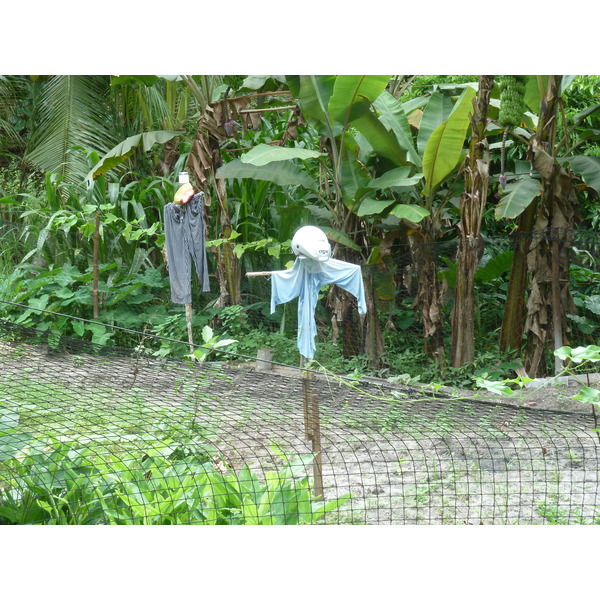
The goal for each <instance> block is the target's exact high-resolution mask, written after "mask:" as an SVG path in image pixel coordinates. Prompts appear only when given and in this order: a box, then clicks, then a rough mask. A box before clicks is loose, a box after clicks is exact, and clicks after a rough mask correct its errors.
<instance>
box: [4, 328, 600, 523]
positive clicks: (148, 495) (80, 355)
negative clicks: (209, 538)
mask: <svg viewBox="0 0 600 600" xmlns="http://www.w3.org/2000/svg"><path fill="white" fill-rule="evenodd" d="M131 335H132V336H133V334H131ZM134 339H138V338H137V337H135V336H134ZM209 358H210V359H211V362H209V361H205V362H191V361H182V360H174V359H168V358H160V359H157V357H156V356H154V355H152V353H150V352H148V351H146V350H144V349H143V348H139V346H138V348H137V350H136V349H135V348H134V344H133V343H132V344H131V347H130V348H115V347H109V346H103V345H98V344H91V343H90V342H85V341H82V340H80V339H78V340H74V339H71V338H68V337H67V336H54V337H53V336H52V335H51V334H50V333H49V332H48V331H38V330H36V329H33V328H29V327H24V326H22V325H17V324H15V323H11V322H9V321H5V320H3V321H1V322H0V523H5V524H7V523H10V524H12V523H73V524H75V523H79V524H172V523H178V524H192V523H193V524H268V523H276V524H297V523H323V524H351V523H353V524H465V523H467V524H480V523H483V524H543V523H565V524H566V523H568V524H594V523H599V522H600V497H599V494H600V485H599V481H598V472H599V469H598V467H599V458H600V457H599V448H600V445H599V443H598V436H597V433H596V432H595V431H594V429H595V427H596V426H597V425H596V423H595V422H594V416H593V415H592V414H591V413H585V412H578V413H572V412H565V411H548V410H539V409H537V410H536V409H533V408H529V407H516V406H508V405H503V404H500V403H496V402H491V401H490V400H489V399H467V398H462V399H455V398H452V397H450V396H449V395H448V394H446V395H444V394H442V393H440V391H439V390H438V391H437V392H435V390H434V389H432V388H426V387H417V386H412V387H411V386H406V385H404V386H402V385H391V384H389V383H387V382H383V381H377V380H368V381H367V380H359V381H352V380H351V379H348V378H345V379H342V378H338V377H333V376H331V375H329V374H327V373H322V372H314V371H311V370H306V369H305V370H301V369H298V368H292V367H286V366H282V365H279V364H273V365H270V364H269V365H267V367H270V368H267V369H265V365H262V368H260V369H259V368H257V367H256V366H254V365H252V364H251V363H247V362H245V363H244V362H238V361H234V360H233V358H234V356H233V355H232V354H231V353H227V352H225V351H214V354H212V355H210V357H209ZM307 373H309V376H307ZM316 439H318V444H319V445H318V448H317V449H318V452H315V440H316Z"/></svg>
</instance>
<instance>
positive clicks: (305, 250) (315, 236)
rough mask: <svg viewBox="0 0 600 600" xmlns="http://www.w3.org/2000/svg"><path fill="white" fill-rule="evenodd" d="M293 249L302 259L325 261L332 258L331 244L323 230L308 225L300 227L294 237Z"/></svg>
mask: <svg viewBox="0 0 600 600" xmlns="http://www.w3.org/2000/svg"><path fill="white" fill-rule="evenodd" d="M292 250H293V252H294V254H295V255H296V256H297V257H298V258H301V259H310V260H314V261H318V262H324V261H326V260H329V259H330V258H331V245H330V244H329V240H328V239H327V236H326V235H325V233H324V232H323V231H321V230H320V229H319V228H318V227H313V226H312V225H307V226H306V227H300V229H298V231H296V233H295V234H294V237H293V238H292Z"/></svg>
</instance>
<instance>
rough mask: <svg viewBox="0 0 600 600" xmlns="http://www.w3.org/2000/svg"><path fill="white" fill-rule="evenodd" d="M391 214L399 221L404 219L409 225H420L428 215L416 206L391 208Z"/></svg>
mask: <svg viewBox="0 0 600 600" xmlns="http://www.w3.org/2000/svg"><path fill="white" fill-rule="evenodd" d="M391 214H392V215H394V216H395V217H398V218H399V219H406V220H407V221H410V222H411V223H420V222H421V221H422V220H423V219H424V218H425V217H428V216H429V214H430V213H429V211H428V210H426V209H424V208H423V207H422V206H418V205H417V204H398V205H397V206H394V208H392V211H391Z"/></svg>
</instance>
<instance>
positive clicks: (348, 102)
mask: <svg viewBox="0 0 600 600" xmlns="http://www.w3.org/2000/svg"><path fill="white" fill-rule="evenodd" d="M390 78H391V75H338V76H337V78H336V80H335V84H334V86H333V94H332V96H331V98H330V99H329V104H328V109H327V110H328V112H329V115H330V117H331V118H332V119H333V120H335V121H337V122H338V123H342V124H344V125H345V124H346V123H347V122H349V121H350V120H351V116H350V113H351V108H352V106H353V105H354V104H355V103H357V102H361V101H366V102H368V103H372V102H373V101H374V100H375V99H376V98H377V96H379V95H380V94H381V92H383V90H385V87H386V86H387V84H388V82H389V80H390Z"/></svg>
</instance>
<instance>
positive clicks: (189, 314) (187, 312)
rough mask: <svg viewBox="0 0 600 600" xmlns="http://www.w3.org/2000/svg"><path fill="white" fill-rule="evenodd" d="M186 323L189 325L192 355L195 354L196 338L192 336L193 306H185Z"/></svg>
mask: <svg viewBox="0 0 600 600" xmlns="http://www.w3.org/2000/svg"><path fill="white" fill-rule="evenodd" d="M185 321H186V323H187V332H188V342H189V343H190V354H194V336H193V335H192V304H191V303H190V304H186V305H185Z"/></svg>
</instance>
